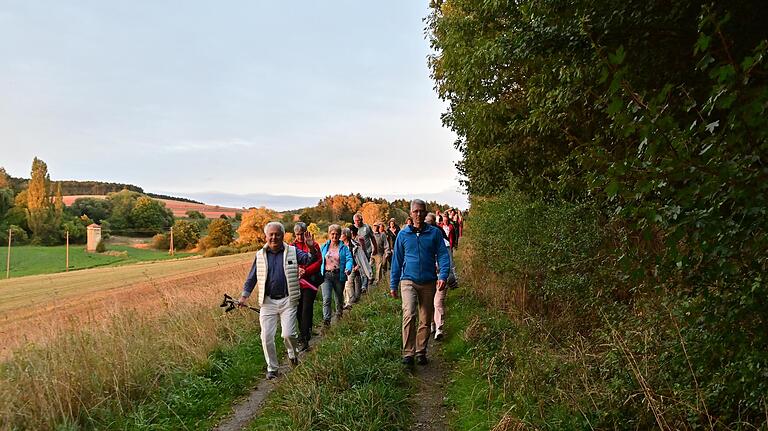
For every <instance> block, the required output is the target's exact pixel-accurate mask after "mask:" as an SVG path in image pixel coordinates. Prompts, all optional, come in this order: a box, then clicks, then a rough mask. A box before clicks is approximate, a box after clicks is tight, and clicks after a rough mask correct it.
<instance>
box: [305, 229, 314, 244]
mask: <svg viewBox="0 0 768 431" xmlns="http://www.w3.org/2000/svg"><path fill="white" fill-rule="evenodd" d="M304 242H305V243H306V244H307V246H308V247H312V246H313V245H314V244H315V236H314V235H312V232H310V231H306V232H304Z"/></svg>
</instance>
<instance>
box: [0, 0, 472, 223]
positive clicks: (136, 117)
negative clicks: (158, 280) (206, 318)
mask: <svg viewBox="0 0 768 431" xmlns="http://www.w3.org/2000/svg"><path fill="white" fill-rule="evenodd" d="M382 5H383V6H382ZM427 14H428V1H426V0H423V1H414V0H397V1H392V2H387V3H386V4H382V3H374V2H361V1H343V0H339V1H332V2H318V1H294V2H274V1H269V2H268V1H255V0H252V1H235V0H232V1H226V2H208V1H205V2H204V1H181V0H179V1H168V0H146V1H138V0H137V1H130V2H117V1H103V0H91V1H89V0H82V1H66V0H56V1H47V0H36V1H28V0H20V1H17V0H0V95H2V96H0V149H1V150H0V166H3V167H5V169H6V170H7V171H8V173H9V174H10V175H12V176H15V177H28V176H29V171H30V167H31V165H32V159H33V157H39V158H41V159H42V160H44V161H45V162H46V163H47V165H48V170H49V173H50V175H51V179H52V180H65V179H68V180H69V179H72V180H98V181H109V182H120V183H130V184H134V185H137V186H140V187H142V188H143V189H144V190H145V191H147V192H154V193H164V194H171V195H177V196H185V197H193V198H195V197H198V198H201V197H204V198H205V199H208V200H206V201H205V202H206V203H211V204H220V205H230V206H237V207H240V206H258V205H260V204H266V200H269V199H267V198H270V197H272V198H275V197H276V199H272V200H271V201H270V202H272V204H271V205H272V207H273V208H275V209H282V208H279V207H280V206H281V205H283V204H281V203H280V199H279V198H280V197H281V196H282V197H285V198H286V199H288V198H290V199H294V201H295V199H297V198H303V199H307V202H310V204H314V203H316V199H317V198H318V197H322V196H326V195H331V194H336V193H344V194H346V193H361V194H363V195H368V196H381V197H390V198H392V197H409V198H412V197H425V198H428V199H437V200H441V201H443V202H446V203H449V204H452V205H454V206H459V207H466V205H467V204H466V196H464V195H463V194H462V192H461V188H460V186H459V181H458V180H459V178H458V173H457V171H456V168H455V162H456V161H457V160H459V159H460V157H461V155H460V153H459V152H458V151H457V150H455V149H454V147H453V142H454V141H455V139H456V137H455V135H454V134H453V133H452V132H451V131H450V130H448V129H446V128H444V127H443V126H442V123H441V120H440V114H441V113H442V112H444V111H445V110H446V106H445V104H444V103H443V102H442V101H440V100H439V98H438V97H437V94H436V93H435V91H434V89H433V87H434V82H433V81H432V80H431V78H430V76H429V68H428V64H427V56H428V55H429V54H430V53H431V51H430V48H429V42H428V41H427V40H426V39H425V33H424V27H425V23H424V22H423V18H424V17H426V16H427ZM210 199H213V200H210ZM260 199H261V200H262V201H265V202H259V200H260ZM312 200H315V202H311V201H312ZM294 201H292V202H291V204H290V205H288V204H286V205H288V206H291V205H294ZM275 202H276V203H275Z"/></svg>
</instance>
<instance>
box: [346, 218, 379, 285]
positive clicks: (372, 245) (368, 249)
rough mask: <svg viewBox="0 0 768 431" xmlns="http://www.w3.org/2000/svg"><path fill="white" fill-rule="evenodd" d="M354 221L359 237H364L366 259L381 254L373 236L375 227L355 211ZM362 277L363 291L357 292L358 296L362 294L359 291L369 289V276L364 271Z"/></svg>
mask: <svg viewBox="0 0 768 431" xmlns="http://www.w3.org/2000/svg"><path fill="white" fill-rule="evenodd" d="M352 221H353V222H354V223H355V227H356V228H357V236H358V238H362V239H363V251H365V256H366V260H369V259H370V258H371V256H372V255H374V254H379V248H378V246H377V245H376V238H375V237H374V236H373V229H371V227H370V226H369V225H367V224H365V223H363V215H362V214H360V213H355V215H353V216H352ZM360 278H361V280H362V289H361V290H362V292H356V293H357V294H358V295H357V296H358V297H359V296H360V295H359V293H365V292H366V291H367V290H368V282H369V281H370V279H369V277H368V276H367V275H365V274H362V273H361V274H360Z"/></svg>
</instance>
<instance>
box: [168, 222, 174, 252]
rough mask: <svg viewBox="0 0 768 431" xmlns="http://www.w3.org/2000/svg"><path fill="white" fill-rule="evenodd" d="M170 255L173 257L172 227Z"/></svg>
mask: <svg viewBox="0 0 768 431" xmlns="http://www.w3.org/2000/svg"><path fill="white" fill-rule="evenodd" d="M168 254H170V255H171V256H173V227H171V249H170V250H168Z"/></svg>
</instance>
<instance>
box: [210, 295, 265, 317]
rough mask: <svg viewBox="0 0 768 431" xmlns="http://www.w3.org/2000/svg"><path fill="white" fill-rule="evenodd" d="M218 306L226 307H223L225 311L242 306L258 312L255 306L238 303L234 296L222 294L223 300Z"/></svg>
mask: <svg viewBox="0 0 768 431" xmlns="http://www.w3.org/2000/svg"><path fill="white" fill-rule="evenodd" d="M219 307H222V308H224V307H226V308H224V312H225V313H229V312H230V311H232V310H234V309H235V308H239V307H243V308H249V309H251V310H253V311H255V312H257V313H258V312H259V309H258V308H256V307H251V306H250V305H240V301H238V300H236V299H235V298H233V297H231V296H229V295H227V294H226V293H225V294H224V301H222V302H221V305H219Z"/></svg>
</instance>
